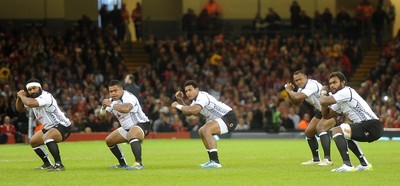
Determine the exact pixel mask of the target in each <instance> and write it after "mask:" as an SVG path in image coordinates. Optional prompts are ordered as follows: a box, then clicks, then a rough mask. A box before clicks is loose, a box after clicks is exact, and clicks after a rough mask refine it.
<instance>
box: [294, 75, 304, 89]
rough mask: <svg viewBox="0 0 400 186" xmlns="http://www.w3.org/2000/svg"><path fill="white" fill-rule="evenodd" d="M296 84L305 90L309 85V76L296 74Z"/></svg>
mask: <svg viewBox="0 0 400 186" xmlns="http://www.w3.org/2000/svg"><path fill="white" fill-rule="evenodd" d="M293 81H294V84H295V85H296V86H297V87H299V88H304V87H305V86H306V83H307V76H305V75H304V74H301V73H300V74H296V75H294V76H293Z"/></svg>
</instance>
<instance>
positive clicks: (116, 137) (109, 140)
mask: <svg viewBox="0 0 400 186" xmlns="http://www.w3.org/2000/svg"><path fill="white" fill-rule="evenodd" d="M126 141H127V139H125V138H124V137H123V136H122V135H121V134H120V133H119V131H118V129H117V130H114V131H112V132H111V133H110V134H108V136H107V137H106V139H105V142H106V144H107V145H108V146H113V145H116V144H118V143H122V142H126Z"/></svg>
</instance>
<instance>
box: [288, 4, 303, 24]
mask: <svg viewBox="0 0 400 186" xmlns="http://www.w3.org/2000/svg"><path fill="white" fill-rule="evenodd" d="M300 12H301V8H300V6H299V4H298V3H297V1H296V0H294V1H293V2H292V5H290V21H291V23H292V29H297V28H299V19H300Z"/></svg>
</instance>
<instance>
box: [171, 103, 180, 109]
mask: <svg viewBox="0 0 400 186" xmlns="http://www.w3.org/2000/svg"><path fill="white" fill-rule="evenodd" d="M178 104H179V103H178V102H176V101H174V102H172V103H171V107H173V108H176V105H178Z"/></svg>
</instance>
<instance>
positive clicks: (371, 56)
mask: <svg viewBox="0 0 400 186" xmlns="http://www.w3.org/2000/svg"><path fill="white" fill-rule="evenodd" d="M381 52H382V48H380V47H377V46H373V47H372V48H371V49H370V50H369V51H367V52H366V53H365V55H364V56H363V59H362V62H361V64H360V65H359V66H358V68H357V69H356V71H355V73H354V74H352V76H351V81H350V82H349V86H351V87H354V88H357V87H359V86H360V85H361V83H362V82H364V81H365V77H367V76H368V74H369V73H370V72H371V70H372V69H373V68H375V67H376V62H377V61H378V60H379V55H380V54H381Z"/></svg>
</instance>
